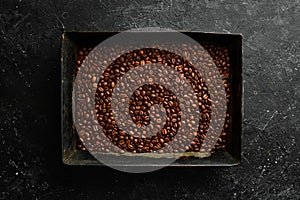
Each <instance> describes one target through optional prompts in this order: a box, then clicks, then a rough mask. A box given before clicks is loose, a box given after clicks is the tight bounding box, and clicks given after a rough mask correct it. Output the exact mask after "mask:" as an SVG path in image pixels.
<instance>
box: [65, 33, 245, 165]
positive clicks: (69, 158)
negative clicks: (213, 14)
mask: <svg viewBox="0 0 300 200" xmlns="http://www.w3.org/2000/svg"><path fill="white" fill-rule="evenodd" d="M117 33H119V32H64V33H63V34H62V47H61V81H62V82H61V117H62V121H61V123H62V124H61V125H62V129H61V132H62V160H63V163H65V164H67V165H99V166H103V164H102V163H100V162H99V161H98V160H96V159H95V158H94V157H93V156H92V155H91V154H90V153H89V152H88V151H82V150H79V149H77V148H76V138H77V137H78V136H77V135H78V134H77V132H76V129H75V126H74V124H73V118H72V89H73V82H74V79H75V77H76V70H75V69H76V52H77V50H78V48H80V47H83V46H90V47H94V46H96V45H97V44H99V43H100V42H102V41H104V40H105V39H106V38H108V37H110V36H113V35H115V34H117ZM181 33H183V34H186V35H187V36H189V37H191V38H192V39H194V40H196V41H197V42H199V43H200V44H201V45H210V44H213V45H217V46H224V47H226V48H227V49H228V50H229V55H230V64H231V74H230V77H231V99H230V102H231V103H230V105H231V106H229V108H228V109H229V113H230V125H229V129H230V131H229V132H228V134H227V138H226V139H227V148H226V151H216V152H213V153H212V154H211V155H210V156H208V157H205V158H194V157H183V158H180V159H177V160H176V161H175V162H173V163H172V164H171V165H170V166H233V165H237V164H239V163H240V161H241V136H242V115H243V113H242V112H243V109H242V106H243V104H242V96H243V87H242V36H241V35H240V34H223V33H203V32H181ZM103 156H113V155H106V154H105V153H103ZM162 156H163V154H162ZM155 159H159V158H155ZM155 159H154V160H155ZM117 165H120V166H122V165H132V163H126V160H122V161H120V163H117ZM133 165H134V164H133ZM138 165H139V164H137V166H138ZM158 165H159V164H155V161H154V162H153V166H158ZM141 166H142V165H141Z"/></svg>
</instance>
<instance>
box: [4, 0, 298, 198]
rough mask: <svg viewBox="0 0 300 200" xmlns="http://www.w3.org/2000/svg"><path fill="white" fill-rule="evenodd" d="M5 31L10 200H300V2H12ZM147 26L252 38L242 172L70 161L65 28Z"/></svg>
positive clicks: (246, 42) (246, 63)
mask: <svg viewBox="0 0 300 200" xmlns="http://www.w3.org/2000/svg"><path fill="white" fill-rule="evenodd" d="M201 2H202V3H201ZM0 26H1V28H0V29H1V32H0V35H1V37H0V54H1V59H0V74H1V77H0V86H1V87H0V89H1V91H0V94H1V96H0V97H1V101H0V102H1V103H0V105H1V115H0V119H1V120H0V123H1V129H0V133H1V134H0V145H1V154H0V169H1V171H0V199H51V200H52V199H121V196H122V197H123V199H234V198H236V199H300V184H299V183H298V184H297V181H299V180H300V160H299V159H300V153H299V150H300V149H299V145H300V135H299V134H300V109H299V106H300V102H299V100H300V2H299V1H296V0H291V1H279V0H277V1H264V2H260V1H246V0H243V1H240V2H239V3H229V2H227V1H226V2H225V1H224V0H216V1H200V2H198V1H196V0H191V1H186V2H180V1H177V0H168V1H165V0H156V1H149V0H146V1H145V0H143V1H134V0H133V1H132V0H131V1H123V2H122V3H118V2H117V1H101V0H99V1H88V0H80V1H49V0H40V1H37V0H36V1H35V0H32V1H26V0H19V1H9V0H6V1H5V0H2V1H1V2H0ZM146 26H160V27H169V28H172V29H175V30H192V31H205V32H226V33H228V32H232V33H242V34H243V36H244V39H243V79H244V118H243V139H242V144H243V147H242V151H243V153H242V164H241V165H239V166H237V167H201V168H164V169H162V170H159V171H156V172H152V173H147V174H127V173H122V172H118V171H115V170H112V169H110V168H108V167H70V166H65V165H63V164H62V161H61V139H60V138H61V131H60V129H61V124H60V120H61V117H60V114H61V111H60V98H61V93H60V83H61V82H60V75H61V72H60V68H61V65H60V43H61V34H62V32H63V31H64V30H67V31H72V30H74V31H82V30H90V31H122V30H127V29H129V28H137V27H146Z"/></svg>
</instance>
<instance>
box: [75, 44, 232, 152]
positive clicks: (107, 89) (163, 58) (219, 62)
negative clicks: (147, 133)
mask: <svg viewBox="0 0 300 200" xmlns="http://www.w3.org/2000/svg"><path fill="white" fill-rule="evenodd" d="M204 47H205V49H206V50H207V51H208V52H209V54H210V55H211V56H212V58H213V60H214V62H215V64H216V66H217V67H218V69H219V71H220V74H221V75H222V76H223V81H225V82H224V87H225V90H226V98H227V104H230V96H231V94H230V93H231V90H230V88H231V85H230V83H231V80H230V63H229V61H230V56H229V51H228V49H226V48H223V47H216V46H213V45H206V46H204ZM185 48H186V47H185ZM90 50H91V48H80V49H79V50H78V56H77V58H78V60H77V66H76V69H77V71H79V70H80V66H81V64H82V62H83V60H84V59H85V58H86V56H87V55H88V53H89V51H90ZM187 51H188V52H189V51H191V52H193V51H195V50H193V48H190V50H187ZM96 59H97V57H95V60H96ZM205 59H207V58H205V57H204V58H203V62H204V63H205V62H207V66H213V63H212V62H210V61H205ZM156 62H159V63H162V64H164V65H168V66H170V67H172V68H174V69H175V70H177V71H178V72H179V73H180V74H181V77H182V78H185V79H186V80H184V79H182V80H180V79H179V78H176V79H175V80H174V82H175V83H181V82H182V83H185V82H187V83H189V84H191V86H192V87H193V89H194V91H195V93H196V94H197V99H198V105H194V104H189V105H190V106H191V108H194V107H195V106H198V107H199V109H200V110H201V113H202V114H201V116H199V118H200V125H199V128H198V132H197V133H195V134H193V136H194V137H195V139H194V140H193V141H192V143H191V146H190V147H189V150H191V151H205V149H206V148H207V147H202V146H201V144H202V143H203V140H204V138H205V135H206V132H207V130H208V127H209V123H210V120H211V116H210V112H211V103H210V101H211V100H210V95H209V89H208V88H207V86H206V84H205V80H204V78H202V77H201V76H200V75H199V73H198V72H197V70H196V69H195V68H194V67H193V65H192V64H191V63H189V62H188V61H187V60H185V59H183V58H181V57H180V56H178V55H176V54H174V53H169V52H166V51H163V50H159V49H140V50H137V51H133V52H130V53H128V54H124V55H122V56H121V57H119V58H118V59H116V60H115V61H113V62H111V61H108V60H107V61H106V60H105V61H104V62H103V64H104V65H107V64H108V63H111V64H110V65H109V66H108V67H107V69H106V70H105V72H104V74H103V75H101V74H99V75H101V76H100V80H99V82H98V85H97V93H96V96H95V103H96V104H95V109H96V116H97V119H98V121H99V124H100V126H101V128H102V131H103V133H104V134H105V135H106V136H107V137H108V138H109V139H111V141H112V142H113V143H114V144H116V145H117V146H119V147H121V148H122V149H123V150H122V151H123V152H124V150H127V151H130V152H133V153H137V152H140V153H142V152H152V151H157V150H158V151H160V150H162V149H160V148H161V147H162V146H166V145H167V144H168V142H170V141H172V139H173V138H174V136H175V135H176V132H177V130H178V128H179V127H180V124H181V123H185V122H182V121H181V118H180V116H181V110H180V109H179V108H180V107H179V105H180V102H178V101H177V100H174V99H176V96H175V95H174V94H172V92H171V91H168V90H167V89H166V88H164V87H163V86H162V85H158V84H155V83H152V84H150V85H147V87H145V88H144V87H141V88H140V90H136V91H139V92H138V93H136V97H137V99H135V98H132V99H131V102H130V105H131V106H130V107H129V108H130V112H129V113H130V115H131V117H132V120H133V121H134V122H135V123H136V124H137V125H138V126H141V127H142V126H148V125H149V124H150V121H151V118H150V117H149V115H148V111H149V110H150V107H151V106H153V105H154V104H161V105H164V106H166V107H165V109H166V111H167V113H169V118H168V117H167V121H166V124H165V127H164V128H162V129H161V130H160V131H159V132H158V133H157V135H156V136H155V137H156V138H152V139H151V140H149V139H148V138H136V137H133V135H134V130H131V131H130V133H129V134H130V135H131V136H129V135H128V134H127V133H125V132H123V131H122V130H121V129H119V128H118V125H117V124H116V121H115V120H114V119H113V118H112V114H111V107H110V106H111V105H110V101H111V95H112V92H113V88H114V87H115V86H116V84H117V83H118V80H119V79H120V77H121V76H122V75H124V74H125V73H126V72H127V71H129V70H130V69H133V68H135V67H138V66H139V65H144V64H147V63H156ZM91 63H96V62H91ZM159 76H161V78H162V79H163V78H164V77H167V76H168V74H165V72H163V71H162V73H161V74H160V75H159ZM86 77H87V78H89V80H92V82H96V81H97V80H96V79H97V78H96V76H91V75H88V76H86ZM136 81H139V80H136ZM211 81H213V79H211ZM151 82H153V81H151ZM136 91H135V92H136ZM149 91H151V92H150V93H147V92H149ZM152 91H154V92H152ZM80 95H81V96H80ZM83 95H85V94H84V93H83V94H79V96H80V98H78V101H80V99H83V100H84V99H86V102H88V103H89V102H91V101H94V99H91V98H90V97H86V96H83ZM121 101H122V102H126V99H125V98H123V99H122V100H121ZM163 102H165V103H163ZM186 103H189V102H186ZM174 108H178V109H174ZM80 109H82V111H80V112H78V113H79V114H78V115H81V116H85V117H86V118H89V117H92V114H93V113H82V112H85V111H84V110H88V109H85V108H84V109H83V107H82V108H80V107H79V108H78V110H80ZM133 111H134V112H133ZM230 117H231V116H230V113H229V110H227V115H226V120H225V124H224V128H223V130H222V133H221V136H220V138H219V139H218V143H217V145H216V147H215V148H216V149H218V150H224V149H225V148H226V146H227V143H226V138H227V135H228V132H229V127H230V126H229V124H230V120H229V119H230ZM156 122H157V123H160V122H161V120H159V119H158V120H157V121H156ZM84 123H85V124H86V123H87V121H86V122H84ZM188 126H190V127H194V126H197V124H196V122H195V120H192V121H190V122H189V124H188ZM85 127H88V124H87V125H86V126H85ZM90 129H93V130H94V131H95V130H97V128H96V129H95V128H94V127H92V126H90ZM84 137H86V136H84ZM87 138H89V139H87ZM87 138H85V140H84V141H90V142H91V141H93V138H91V136H90V135H89V137H87ZM100 139H101V138H100ZM100 139H95V140H96V141H97V142H98V143H97V144H99V146H101V149H102V148H103V151H106V150H105V149H107V148H105V147H102V146H106V144H105V143H104V142H103V141H102V140H100ZM183 139H187V138H183ZM146 140H147V141H148V142H146ZM149 141H151V142H150V143H149ZM152 141H153V142H152ZM77 144H78V145H77V148H79V149H83V148H85V147H84V146H83V144H82V141H81V140H80V139H78V140H77ZM157 144H159V145H157ZM200 147H201V148H200ZM99 148H100V147H99ZM178 148H179V147H178ZM181 148H182V149H186V147H181ZM173 152H178V150H176V149H173Z"/></svg>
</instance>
